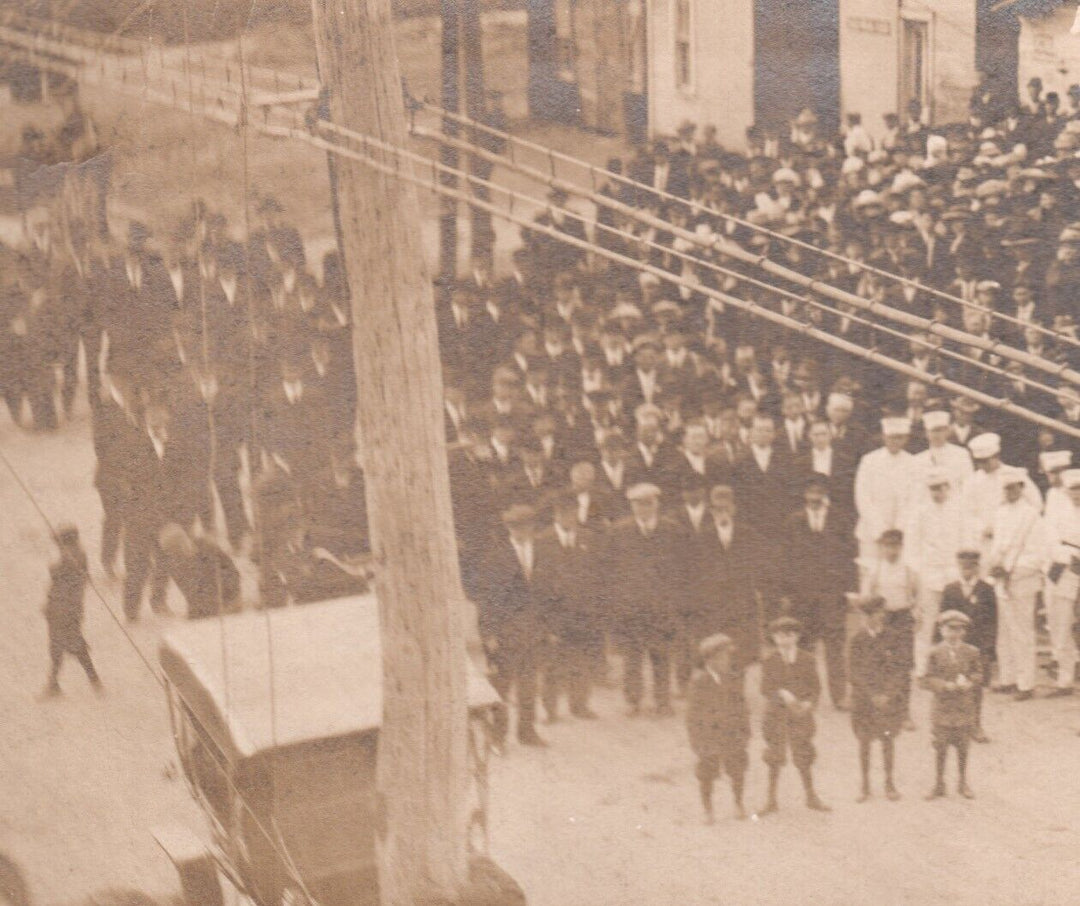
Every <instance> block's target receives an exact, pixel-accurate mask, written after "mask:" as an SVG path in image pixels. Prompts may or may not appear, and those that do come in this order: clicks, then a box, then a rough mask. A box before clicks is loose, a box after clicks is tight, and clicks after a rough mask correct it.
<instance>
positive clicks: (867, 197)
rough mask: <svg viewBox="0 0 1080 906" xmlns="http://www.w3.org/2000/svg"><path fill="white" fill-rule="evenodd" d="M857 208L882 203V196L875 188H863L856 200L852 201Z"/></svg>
mask: <svg viewBox="0 0 1080 906" xmlns="http://www.w3.org/2000/svg"><path fill="white" fill-rule="evenodd" d="M852 204H853V206H854V207H856V208H864V207H866V206H867V205H872V204H878V205H879V204H881V196H879V195H878V193H877V192H875V191H874V190H873V189H863V190H862V191H861V192H860V193H859V194H858V195H856V196H855V201H854V202H853V203H852Z"/></svg>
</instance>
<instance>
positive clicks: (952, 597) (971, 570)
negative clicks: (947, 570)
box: [934, 550, 998, 743]
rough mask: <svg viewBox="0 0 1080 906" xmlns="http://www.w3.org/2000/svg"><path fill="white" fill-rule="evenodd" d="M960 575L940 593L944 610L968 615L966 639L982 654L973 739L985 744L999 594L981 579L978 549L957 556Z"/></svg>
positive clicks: (939, 632)
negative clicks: (985, 711)
mask: <svg viewBox="0 0 1080 906" xmlns="http://www.w3.org/2000/svg"><path fill="white" fill-rule="evenodd" d="M956 560H957V563H958V564H959V567H960V578H959V579H958V580H957V581H956V582H950V583H949V584H948V585H946V586H945V589H944V591H943V592H942V593H941V609H942V611H947V610H955V611H957V612H959V613H962V614H965V615H966V616H967V618H968V619H969V620H971V623H970V624H968V629H967V634H966V636H965V641H966V642H967V643H968V644H970V645H974V646H975V647H976V648H978V649H979V653H980V654H981V655H982V682H981V683H980V684H979V685H978V686H977V687H976V689H975V730H974V732H973V733H972V736H971V738H972V739H974V740H975V742H979V743H985V742H989V741H990V739H989V737H987V735H986V733H985V731H984V730H983V725H982V700H983V689H984V688H985V686H986V684H987V683H988V682H989V681H990V671H991V668H992V666H993V663H994V660H995V658H996V656H997V654H996V646H997V622H998V616H997V593H996V592H995V591H994V586H993V585H991V584H990V583H989V582H986V581H985V580H983V579H980V578H979V552H978V551H977V550H962V551H960V552H959V553H958V554H957V555H956ZM939 641H941V631H940V630H937V631H936V632H935V634H934V642H935V644H936V643H937V642H939Z"/></svg>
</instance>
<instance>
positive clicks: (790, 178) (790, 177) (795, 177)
mask: <svg viewBox="0 0 1080 906" xmlns="http://www.w3.org/2000/svg"><path fill="white" fill-rule="evenodd" d="M772 181H773V182H790V183H792V184H793V185H796V186H797V185H799V184H800V183H801V182H802V180H801V179H799V174H798V173H796V172H795V171H794V170H792V169H791V168H790V167H781V168H780V169H779V170H777V171H776V172H775V173H773V176H772Z"/></svg>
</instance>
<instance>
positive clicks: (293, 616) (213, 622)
mask: <svg viewBox="0 0 1080 906" xmlns="http://www.w3.org/2000/svg"><path fill="white" fill-rule="evenodd" d="M159 657H160V661H161V666H162V669H163V670H164V672H165V675H166V677H167V678H168V679H169V681H170V682H171V683H172V684H173V686H174V687H175V688H176V690H177V691H178V693H179V695H180V696H181V698H182V699H183V701H184V702H186V703H187V705H188V707H189V708H190V709H191V711H192V712H193V714H194V715H195V717H196V718H197V719H198V720H199V722H200V723H201V724H202V726H203V727H204V729H205V730H206V731H207V732H208V733H209V734H210V735H211V737H212V738H213V739H214V740H215V742H216V743H217V744H218V746H219V747H220V748H221V750H222V751H223V752H224V753H225V754H226V755H227V756H228V757H229V758H230V759H232V760H237V759H242V758H250V757H252V756H254V755H257V754H259V753H261V752H266V751H269V750H272V749H281V748H284V747H286V746H292V745H297V744H301V743H305V742H312V741H316V740H320V739H327V738H334V737H343V736H349V735H354V734H357V733H362V732H365V731H367V730H372V729H377V728H378V727H379V725H380V724H381V723H382V652H381V646H380V635H379V614H378V605H377V602H376V600H375V596H374V595H372V594H365V595H357V596H354V597H348V598H338V599H335V600H331V601H323V602H320V603H316V604H303V605H299V606H295V607H284V608H274V609H270V610H267V611H245V612H243V613H238V614H230V615H228V616H225V617H221V618H210V619H204V620H195V621H192V622H189V623H185V624H183V625H181V626H178V627H177V628H176V629H174V630H173V631H171V632H169V633H168V634H166V636H165V637H164V638H163V639H162V641H161V645H160V649H159ZM271 664H272V665H273V668H272V669H271ZM271 683H272V684H273V694H271ZM468 700H469V706H470V708H480V707H484V706H487V705H492V704H494V703H496V702H497V701H499V698H498V696H497V695H496V693H495V691H494V690H493V689H492V688H491V685H490V684H489V683H488V681H487V679H486V677H485V676H484V675H483V674H482V673H481V671H480V670H479V669H478V668H477V667H476V666H475V665H474V664H473V663H472V661H471V660H469V661H468ZM272 701H273V714H271V702H272Z"/></svg>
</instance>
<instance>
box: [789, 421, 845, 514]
mask: <svg viewBox="0 0 1080 906" xmlns="http://www.w3.org/2000/svg"><path fill="white" fill-rule="evenodd" d="M807 437H808V439H809V446H808V447H807V448H806V449H805V450H803V452H802V453H801V454H799V456H798V457H797V458H796V459H795V463H794V473H795V481H796V482H798V483H800V484H801V485H802V486H803V487H805V486H806V484H805V483H806V481H807V480H808V479H809V478H810V477H811V476H813V475H817V476H820V477H821V478H823V479H824V480H825V486H826V489H827V491H828V495H829V504H830V512H831V514H832V515H833V516H834V517H835V520H836V521H837V522H838V523H842V524H844V525H845V526H846V527H847V528H848V529H853V528H854V526H855V516H856V513H855V466H856V460H854V459H852V458H850V456H849V455H848V453H847V452H846V451H845V450H844V449H840V450H838V449H837V448H836V446H835V444H834V443H833V436H832V432H831V431H830V430H829V423H828V422H827V421H825V420H824V419H820V420H815V421H812V422H811V423H810V427H809V429H808V431H807Z"/></svg>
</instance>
